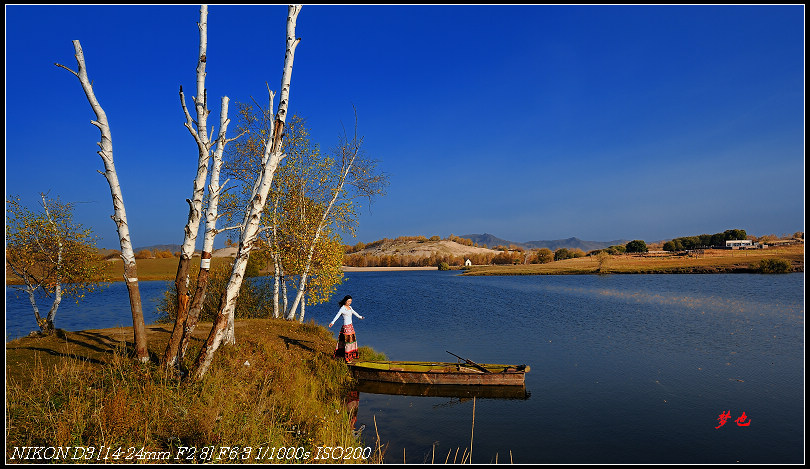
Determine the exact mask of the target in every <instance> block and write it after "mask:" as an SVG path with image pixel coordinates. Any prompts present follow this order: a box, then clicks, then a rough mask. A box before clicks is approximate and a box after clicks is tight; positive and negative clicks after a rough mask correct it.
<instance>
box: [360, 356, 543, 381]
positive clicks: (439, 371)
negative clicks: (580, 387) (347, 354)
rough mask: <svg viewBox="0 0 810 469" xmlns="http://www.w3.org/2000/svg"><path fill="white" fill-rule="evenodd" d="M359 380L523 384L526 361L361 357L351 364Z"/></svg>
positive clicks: (527, 368) (526, 369)
mask: <svg viewBox="0 0 810 469" xmlns="http://www.w3.org/2000/svg"><path fill="white" fill-rule="evenodd" d="M349 368H350V369H351V372H352V376H353V377H354V379H356V380H366V381H382V382H387V383H403V384H430V385H440V384H452V385H477V386H490V385H491V386H522V385H523V384H524V381H525V375H526V372H528V371H529V367H528V366H525V365H517V366H516V365H496V364H481V365H478V366H477V367H476V366H472V365H467V364H463V363H426V362H390V361H358V362H354V363H352V364H350V365H349ZM484 369H486V371H484Z"/></svg>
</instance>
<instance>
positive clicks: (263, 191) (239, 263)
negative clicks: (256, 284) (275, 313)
mask: <svg viewBox="0 0 810 469" xmlns="http://www.w3.org/2000/svg"><path fill="white" fill-rule="evenodd" d="M300 11H301V5H290V6H289V7H288V14H287V37H286V52H285V56H284V68H283V72H282V78H281V89H280V96H279V103H278V110H277V112H276V119H275V123H274V127H273V132H272V135H270V136H268V138H267V142H266V144H265V150H264V155H263V157H262V163H263V164H262V170H261V173H260V175H259V177H258V178H257V179H256V182H255V184H254V186H253V196H252V197H251V199H250V206H249V207H248V209H247V210H246V213H245V217H244V219H243V221H242V224H241V230H240V237H239V248H238V251H237V255H236V259H235V260H234V263H233V267H232V270H231V276H230V279H229V281H228V285H227V287H226V289H225V292H224V293H223V295H222V298H221V300H220V307H219V311H218V313H217V317H216V318H215V320H214V324H213V326H212V328H211V332H210V333H209V335H208V338H207V339H206V341H205V343H204V344H203V346H202V348H201V349H200V354H199V357H198V358H197V362H196V365H195V369H194V372H193V377H194V379H196V380H200V379H202V377H203V376H204V375H205V373H206V371H207V370H208V368H209V367H210V365H211V361H212V360H213V357H214V353H215V352H216V350H217V348H219V345H220V344H221V342H222V341H223V339H224V337H225V332H226V327H227V325H228V322H229V320H230V316H232V315H233V313H234V308H235V304H236V298H237V296H238V293H239V288H240V287H241V285H242V281H243V280H244V273H245V268H246V267H247V261H248V258H249V257H250V251H251V249H252V248H253V245H254V243H255V242H256V239H257V236H258V233H259V227H260V223H261V217H262V214H263V212H264V209H265V205H266V203H267V197H268V194H269V192H270V187H271V185H272V183H273V175H274V173H275V171H276V168H277V167H278V165H279V163H280V162H281V160H282V158H283V157H284V154H283V152H282V138H283V133H284V125H285V121H286V118H287V109H288V106H289V99H290V82H291V79H292V67H293V61H294V57H295V49H296V48H297V46H298V44H299V43H300V39H298V38H296V37H295V26H296V21H297V18H298V13H299V12H300ZM272 99H273V95H272V94H271V104H270V107H269V108H270V109H272V108H273V105H272Z"/></svg>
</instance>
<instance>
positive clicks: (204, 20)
mask: <svg viewBox="0 0 810 469" xmlns="http://www.w3.org/2000/svg"><path fill="white" fill-rule="evenodd" d="M197 27H198V28H199V30H200V43H199V51H198V54H197V75H196V76H197V95H196V96H195V97H194V108H195V111H196V114H197V121H196V127H197V128H196V129H195V128H194V124H195V122H194V121H193V120H192V118H191V114H189V112H188V109H187V108H186V98H185V95H184V94H183V87H182V86H181V87H180V105H181V107H182V108H183V113H184V114H185V117H186V122H185V123H184V125H185V126H186V128H187V129H188V131H189V133H191V136H192V137H193V138H194V141H195V142H196V143H197V154H198V156H197V176H196V177H195V178H194V182H193V185H192V191H191V199H186V202H187V203H188V205H189V210H188V220H187V221H186V226H185V228H184V237H183V245H182V247H181V248H180V260H179V261H178V263H177V273H176V275H175V279H174V287H175V291H176V294H177V307H176V317H175V321H174V329H173V330H172V335H171V337H170V338H169V342H168V344H167V345H166V351H165V352H164V354H163V364H164V366H165V367H166V368H169V367H171V366H174V365H175V364H176V363H177V356H178V349H179V347H180V343H181V342H182V338H183V331H184V329H185V325H186V321H187V319H188V308H189V302H190V299H189V295H190V293H189V289H188V284H189V267H190V264H191V258H192V257H193V256H194V250H195V248H196V247H197V233H198V232H199V228H200V220H201V219H202V202H203V194H204V192H205V180H206V178H207V177H208V162H209V160H210V157H211V144H210V142H209V140H208V113H209V111H208V102H207V101H208V93H207V92H206V90H205V67H206V62H207V58H206V54H207V51H208V6H207V5H202V6H201V7H200V22H199V23H198V24H197Z"/></svg>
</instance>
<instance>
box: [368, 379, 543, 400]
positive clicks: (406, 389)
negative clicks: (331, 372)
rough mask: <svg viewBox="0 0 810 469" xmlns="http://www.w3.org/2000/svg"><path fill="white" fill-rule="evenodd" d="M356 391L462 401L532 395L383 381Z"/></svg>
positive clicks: (518, 389) (521, 390) (519, 390)
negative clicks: (447, 398)
mask: <svg viewBox="0 0 810 469" xmlns="http://www.w3.org/2000/svg"><path fill="white" fill-rule="evenodd" d="M355 389H356V390H357V391H359V392H363V393H370V394H389V395H397V396H422V397H456V398H461V399H472V398H473V397H475V398H477V399H521V400H526V399H528V398H529V397H530V396H531V393H530V392H529V391H527V390H526V387H525V386H487V385H452V384H442V385H430V384H413V383H384V382H381V381H365V380H363V381H358V382H357V384H356V385H355Z"/></svg>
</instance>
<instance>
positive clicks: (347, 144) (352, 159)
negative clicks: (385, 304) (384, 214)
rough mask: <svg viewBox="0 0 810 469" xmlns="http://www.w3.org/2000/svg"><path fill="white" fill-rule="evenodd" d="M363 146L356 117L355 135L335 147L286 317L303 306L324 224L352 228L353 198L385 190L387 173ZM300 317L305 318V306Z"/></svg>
mask: <svg viewBox="0 0 810 469" xmlns="http://www.w3.org/2000/svg"><path fill="white" fill-rule="evenodd" d="M355 119H356V118H355ZM361 147H362V139H361V138H358V136H357V125H356V120H355V133H354V136H353V137H352V138H351V139H348V138H347V137H346V134H345V132H344V134H343V136H342V137H341V139H340V142H339V144H338V146H337V147H336V148H335V149H334V150H333V153H334V156H333V161H334V162H335V165H336V171H335V176H334V177H333V178H331V179H330V180H329V181H327V184H328V183H331V185H329V184H328V185H327V186H326V187H327V188H328V190H327V193H328V194H329V196H328V198H327V199H326V201H325V204H324V208H323V212H322V214H321V215H320V217H319V219H318V221H317V223H316V224H315V231H314V236H313V237H312V238H311V240H310V242H309V246H308V252H307V259H306V261H305V262H304V265H303V271H302V272H301V275H300V278H299V281H298V288H297V293H296V296H295V300H293V303H292V305H291V306H290V309H289V311H288V312H287V319H295V312H296V309H297V308H298V305H299V304H301V305H302V306H303V304H302V303H301V301H302V299H303V297H304V294H305V292H306V289H307V276H308V275H309V272H310V269H311V268H312V260H313V256H314V254H315V247H316V246H317V245H318V241H319V239H320V237H321V235H322V233H323V231H324V228H326V226H327V225H328V224H330V223H335V224H337V225H339V226H341V227H342V228H343V229H346V230H353V219H352V216H351V215H352V213H353V212H351V206H352V204H351V203H350V202H351V200H352V199H353V198H357V197H367V198H368V199H369V200H371V198H372V197H373V196H375V195H381V194H383V193H384V188H385V186H386V184H387V179H386V176H385V175H384V174H382V173H377V172H376V170H375V168H376V162H375V161H373V160H369V159H367V158H365V157H364V155H363V154H362V152H361ZM341 202H342V203H341ZM298 320H299V321H300V322H304V308H303V307H302V308H301V313H300V314H299V317H298Z"/></svg>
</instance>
